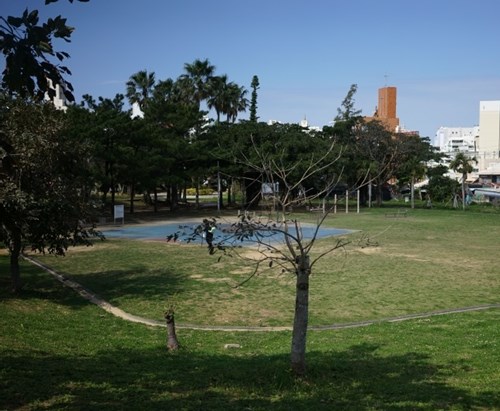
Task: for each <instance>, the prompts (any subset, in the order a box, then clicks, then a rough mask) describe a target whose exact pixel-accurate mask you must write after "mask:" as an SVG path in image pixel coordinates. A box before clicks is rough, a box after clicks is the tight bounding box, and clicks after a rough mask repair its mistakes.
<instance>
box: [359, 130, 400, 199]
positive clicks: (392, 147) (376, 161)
mask: <svg viewBox="0 0 500 411" xmlns="http://www.w3.org/2000/svg"><path fill="white" fill-rule="evenodd" d="M355 135H356V145H355V148H356V150H357V154H358V156H360V158H361V159H363V160H364V164H365V169H367V170H368V173H369V181H370V182H371V181H374V182H375V185H376V189H377V196H376V200H377V206H379V207H380V206H381V205H382V199H383V187H384V185H385V184H386V182H387V181H388V180H389V179H390V178H391V177H393V174H394V171H395V169H396V164H397V161H398V155H399V152H400V150H401V140H399V139H398V138H397V137H395V136H394V135H393V133H391V132H390V131H388V130H387V128H386V127H385V126H384V125H383V124H382V123H381V122H379V121H377V120H372V121H368V122H364V123H363V124H362V125H361V126H359V127H357V129H356V130H355ZM358 164H359V163H358Z"/></svg>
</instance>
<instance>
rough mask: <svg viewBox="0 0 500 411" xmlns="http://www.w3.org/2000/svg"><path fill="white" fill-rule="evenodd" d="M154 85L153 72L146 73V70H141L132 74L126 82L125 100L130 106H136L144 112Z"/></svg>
mask: <svg viewBox="0 0 500 411" xmlns="http://www.w3.org/2000/svg"><path fill="white" fill-rule="evenodd" d="M154 85H155V73H154V72H151V73H148V72H147V70H141V71H138V72H137V73H135V74H132V75H131V76H130V79H129V81H127V98H128V100H129V101H130V104H137V105H138V106H139V108H140V109H141V111H144V108H145V107H146V105H147V102H148V100H149V99H150V98H151V97H152V95H153V88H154Z"/></svg>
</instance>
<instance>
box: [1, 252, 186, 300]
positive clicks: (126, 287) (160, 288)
mask: <svg viewBox="0 0 500 411" xmlns="http://www.w3.org/2000/svg"><path fill="white" fill-rule="evenodd" d="M0 263H1V261H0ZM1 267H2V265H1V264H0V268H1ZM58 274H60V275H63V276H64V277H66V278H68V279H69V280H72V281H75V282H77V283H79V284H81V285H82V287H84V288H86V289H87V290H90V291H91V292H92V293H95V294H96V295H98V296H100V297H102V298H104V299H105V300H106V301H108V302H110V303H111V304H113V303H114V302H115V301H116V300H117V299H119V298H121V297H124V296H126V297H127V298H131V299H133V298H134V296H137V298H138V299H141V300H150V301H162V302H165V301H166V298H167V297H168V296H172V295H175V293H177V292H179V291H180V290H185V289H186V285H185V281H184V278H183V276H182V275H180V274H177V273H174V272H173V271H172V270H170V269H168V268H164V269H159V270H151V269H150V268H147V267H144V266H142V265H137V266H134V267H132V268H129V269H127V270H109V271H103V272H99V273H85V274H81V275H75V276H73V275H71V274H66V273H65V272H63V271H58ZM21 281H22V282H23V288H22V291H21V293H20V294H18V295H15V294H12V293H10V292H8V291H7V290H9V288H10V278H8V277H7V276H2V277H1V278H0V299H2V298H7V299H11V298H15V299H23V300H31V299H33V298H38V299H43V300H47V299H50V300H52V301H54V302H56V303H58V304H63V305H65V306H69V307H71V308H75V309H77V308H82V307H86V306H88V301H87V300H85V299H83V298H75V295H76V294H75V293H73V292H67V290H66V289H64V288H63V287H54V284H61V283H60V282H59V281H58V280H56V279H55V278H54V277H52V276H51V275H50V274H49V273H47V272H45V271H42V270H41V269H40V268H39V267H36V266H34V265H32V264H30V263H29V262H24V263H23V265H22V268H21Z"/></svg>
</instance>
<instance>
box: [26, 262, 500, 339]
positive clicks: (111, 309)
mask: <svg viewBox="0 0 500 411" xmlns="http://www.w3.org/2000/svg"><path fill="white" fill-rule="evenodd" d="M23 258H24V259H25V260H26V261H29V262H30V263H32V264H34V265H36V266H38V267H40V268H41V269H43V270H44V271H46V272H48V273H49V274H51V275H52V276H54V277H55V278H56V279H57V280H58V281H60V282H61V283H62V284H64V285H66V286H68V287H70V288H72V289H73V290H74V291H76V292H77V293H78V294H80V295H81V296H82V297H83V298H85V299H86V300H88V301H90V302H91V303H92V304H95V305H97V306H99V307H101V308H102V309H103V310H104V311H106V312H108V313H110V314H113V315H114V316H115V317H119V318H122V319H124V320H126V321H131V322H134V323H139V324H144V325H149V326H152V327H166V324H165V323H164V322H161V321H156V320H151V319H149V318H144V317H139V316H137V315H133V314H129V313H127V312H125V311H123V310H122V309H120V308H118V307H115V306H114V305H111V304H110V303H108V302H107V301H105V300H103V299H102V298H100V297H98V296H97V295H96V294H94V293H93V292H92V291H90V290H88V289H86V288H84V287H83V286H82V285H81V284H79V283H77V282H75V281H73V280H71V279H70V278H68V277H66V276H64V275H62V274H59V273H58V272H57V271H55V270H54V269H52V268H50V267H48V266H47V265H45V264H43V263H41V262H40V261H38V260H37V259H35V258H33V257H28V256H26V255H23ZM492 308H500V304H484V305H476V306H472V307H462V308H452V309H448V310H439V311H430V312H426V313H420V314H408V315H402V316H398V317H389V318H383V319H379V320H368V321H358V322H352V323H343V324H331V325H313V326H310V327H308V330H309V331H327V330H342V329H346V328H358V327H367V326H369V325H374V324H380V323H386V322H388V323H394V322H400V321H407V320H415V319H420V318H429V317H435V316H438V315H449V314H458V313H465V312H470V311H480V310H489V309H492ZM175 327H176V328H177V329H180V330H182V329H184V330H200V331H226V332H276V331H292V327H290V326H283V327H243V326H222V325H221V326H210V325H196V324H177V323H176V324H175Z"/></svg>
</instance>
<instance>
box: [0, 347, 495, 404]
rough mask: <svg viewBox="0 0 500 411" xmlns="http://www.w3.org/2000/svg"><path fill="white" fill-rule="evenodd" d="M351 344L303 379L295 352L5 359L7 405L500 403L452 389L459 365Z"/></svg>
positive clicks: (312, 357) (125, 352)
mask: <svg viewBox="0 0 500 411" xmlns="http://www.w3.org/2000/svg"><path fill="white" fill-rule="evenodd" d="M378 348H379V347H378V346H376V345H370V344H361V345H354V346H352V347H350V348H349V349H347V350H344V351H338V352H330V353H323V352H313V353H310V354H309V357H308V358H309V370H310V371H309V373H308V375H307V377H306V378H304V379H300V380H296V379H294V378H293V377H292V376H291V375H290V373H289V372H288V355H270V356H267V355H255V356H252V355H251V354H245V355H244V356H242V354H241V353H239V354H238V353H236V354H235V353H234V352H231V353H230V352H228V353H227V354H225V353H218V354H214V355H207V354H203V353H200V352H192V351H190V350H189V349H182V350H180V351H179V352H176V353H169V352H167V351H166V350H165V349H163V348H161V347H158V348H149V349H144V350H141V349H140V348H137V349H117V350H102V351H101V352H100V353H98V354H97V355H94V356H91V357H68V356H63V355H61V356H52V355H44V354H43V353H37V354H36V355H35V356H30V357H23V356H22V355H17V354H16V353H7V355H4V358H3V359H2V362H1V365H0V371H2V373H5V374H4V375H7V376H8V379H7V380H5V379H4V382H2V383H0V387H1V390H2V391H3V393H4V394H3V396H2V397H3V399H2V400H0V408H2V409H3V408H6V409H17V408H22V409H43V410H56V409H58V410H59V409H70V410H83V409H85V410H103V409H106V410H139V409H140V410H228V409H230V410H315V411H317V410H336V409H342V410H344V409H348V410H394V411H396V410H398V411H399V410H447V409H454V410H473V409H497V408H498V407H500V399H499V395H498V393H494V392H483V393H480V394H472V393H469V392H467V391H465V390H463V389H459V388H455V387H452V386H450V385H447V383H446V380H445V376H446V375H447V374H449V372H450V371H453V367H454V366H453V365H435V364H433V363H432V362H431V361H430V359H429V358H428V357H427V356H425V355H422V354H419V353H406V354H402V355H390V356H380V355H378V354H377V349H378Z"/></svg>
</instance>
